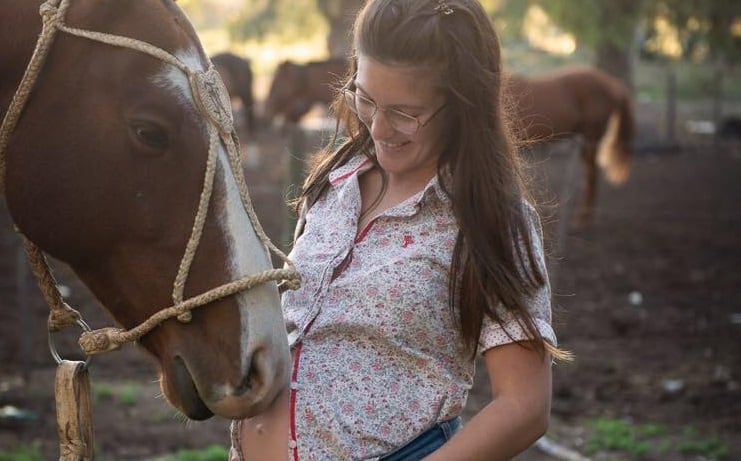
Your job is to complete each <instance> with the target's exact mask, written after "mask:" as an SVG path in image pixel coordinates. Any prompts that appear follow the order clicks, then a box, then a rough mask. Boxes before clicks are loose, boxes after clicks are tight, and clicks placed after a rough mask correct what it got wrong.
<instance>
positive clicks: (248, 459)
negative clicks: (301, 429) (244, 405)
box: [230, 389, 290, 461]
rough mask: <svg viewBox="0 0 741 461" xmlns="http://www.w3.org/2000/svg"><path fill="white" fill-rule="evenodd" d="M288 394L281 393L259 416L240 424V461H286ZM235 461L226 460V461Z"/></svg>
mask: <svg viewBox="0 0 741 461" xmlns="http://www.w3.org/2000/svg"><path fill="white" fill-rule="evenodd" d="M289 395H290V390H289V389H286V390H284V391H283V392H282V393H281V394H280V395H279V396H278V398H276V399H275V402H273V404H272V405H271V406H270V407H269V408H268V409H267V410H266V411H265V412H263V413H261V414H260V415H258V416H254V417H252V418H248V419H244V420H242V421H241V422H240V431H239V442H240V447H241V449H242V454H243V455H244V461H288V452H289V449H288V439H289V437H288V431H289V414H288V401H289ZM238 459H239V458H236V457H233V456H230V461H237V460H238Z"/></svg>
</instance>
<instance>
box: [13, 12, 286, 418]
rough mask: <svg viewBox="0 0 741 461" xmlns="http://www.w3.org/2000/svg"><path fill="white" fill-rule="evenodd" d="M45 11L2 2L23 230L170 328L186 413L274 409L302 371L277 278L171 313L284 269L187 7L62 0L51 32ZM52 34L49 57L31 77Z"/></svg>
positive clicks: (136, 314)
mask: <svg viewBox="0 0 741 461" xmlns="http://www.w3.org/2000/svg"><path fill="white" fill-rule="evenodd" d="M40 3H41V2H40V1H39V0H37V1H33V0H24V1H20V2H19V1H17V0H0V69H2V72H0V117H2V119H3V125H2V129H0V160H3V162H2V166H3V167H4V168H3V170H2V173H4V175H2V176H0V183H2V179H4V186H5V199H6V201H7V205H8V209H9V211H10V214H11V216H12V219H13V221H14V222H15V224H16V225H17V227H18V229H19V230H20V232H21V233H22V234H23V235H24V236H25V238H26V239H27V240H28V241H30V242H33V243H34V244H35V245H37V247H38V248H40V249H41V250H43V251H44V252H45V253H48V254H49V255H51V256H53V257H55V258H57V259H59V260H62V261H64V262H66V263H68V264H69V265H70V267H71V268H72V269H73V270H74V272H75V273H76V274H77V275H78V276H79V278H80V279H81V280H82V281H83V282H84V283H85V284H86V285H87V286H88V287H89V288H90V289H91V291H92V292H93V293H94V294H95V295H96V297H97V298H98V299H99V301H100V302H101V304H102V305H103V306H104V307H105V308H106V309H107V310H108V311H109V312H110V313H111V314H112V315H113V317H114V318H115V320H116V321H117V322H118V323H119V324H120V326H122V327H123V328H124V329H126V331H128V332H132V333H135V332H136V331H137V330H135V329H136V328H137V326H142V325H145V324H147V321H148V319H149V320H151V319H155V320H157V319H159V323H158V324H157V325H156V326H152V325H150V327H152V328H151V329H149V330H148V331H144V332H142V331H140V333H141V335H140V336H139V337H138V341H139V344H141V345H142V346H143V347H144V348H145V349H146V350H147V351H149V352H151V354H152V355H153V356H154V357H155V358H156V360H157V361H158V364H159V367H160V371H161V386H162V390H163V393H164V395H165V396H166V397H167V399H168V400H169V401H170V402H171V403H172V405H173V406H175V407H176V408H177V409H179V410H180V411H181V412H182V413H184V414H185V415H186V416H188V417H189V418H192V419H196V420H201V419H206V418H209V417H211V416H212V415H213V414H217V415H220V416H223V417H226V418H242V417H245V416H249V415H254V414H256V413H258V412H260V411H262V410H263V409H264V408H266V407H267V406H268V405H269V404H270V403H271V402H272V401H273V400H274V398H275V396H276V395H277V394H278V392H279V391H280V390H281V389H282V388H283V387H284V386H285V385H286V384H287V380H288V376H287V375H288V369H289V367H290V365H289V360H290V357H289V353H288V347H287V340H286V335H285V329H284V326H283V321H282V317H281V312H280V305H279V296H278V290H277V287H276V283H274V282H273V281H268V282H265V283H263V282H262V281H259V280H256V281H255V282H254V285H255V286H254V288H252V289H250V290H249V291H241V290H242V288H240V289H239V290H236V292H235V290H233V289H232V290H225V292H224V294H218V293H216V294H217V295H218V296H216V297H210V298H208V299H209V300H208V301H207V304H206V305H204V306H200V307H199V308H197V309H194V310H188V309H184V310H181V311H171V310H167V309H166V310H162V308H167V307H168V306H173V305H177V306H183V305H184V304H183V303H182V302H180V300H181V299H182V300H184V301H185V302H186V303H187V302H189V301H192V302H193V303H195V304H191V305H190V308H192V307H193V306H194V305H196V306H198V305H199V304H203V303H202V302H200V299H201V298H194V297H196V296H199V295H200V294H204V293H206V294H209V293H213V292H212V291H211V290H212V289H213V288H214V287H224V284H226V283H229V282H231V283H235V282H237V283H238V282H239V281H240V280H243V279H244V278H245V277H250V276H251V275H252V274H263V273H265V272H264V271H266V270H270V269H272V264H271V261H270V257H269V254H268V253H267V250H266V240H265V239H264V238H262V237H264V234H263V233H262V231H261V230H260V228H259V224H258V223H256V220H255V219H254V218H253V215H252V213H251V212H250V210H251V208H250V207H249V206H245V203H244V201H245V200H244V196H245V194H244V193H243V192H242V191H243V190H245V187H244V183H243V181H244V179H243V177H242V176H240V174H241V170H239V171H237V170H236V169H235V166H234V165H235V162H234V160H233V159H234V156H233V155H232V154H231V152H232V151H233V150H234V149H233V145H232V147H231V148H228V147H227V146H228V144H227V143H226V141H225V139H228V134H229V131H230V130H229V126H228V123H227V122H226V121H225V122H224V123H223V124H221V125H218V126H217V127H216V128H214V126H215V122H214V120H215V119H217V118H218V117H217V116H216V115H214V114H220V113H223V112H224V110H225V109H224V104H225V103H224V100H225V99H226V98H227V96H226V95H225V94H224V93H223V92H220V89H219V84H220V82H219V81H218V74H217V73H216V72H215V71H213V70H211V71H209V72H204V71H206V70H207V69H209V60H208V57H207V56H206V54H205V53H204V51H203V48H202V47H201V44H200V42H199V40H198V37H197V36H196V33H195V31H194V29H193V27H192V26H191V24H190V23H189V21H188V19H187V18H186V16H185V14H184V13H183V12H182V11H181V10H180V9H179V8H178V6H177V5H176V3H175V2H174V1H173V0H115V1H113V0H111V1H100V0H96V1H93V0H62V1H61V5H58V8H57V5H56V4H58V3H59V0H56V1H54V0H51V1H49V2H47V3H45V4H44V5H42V8H41V11H42V13H43V15H44V17H45V21H44V23H45V24H47V26H45V27H44V32H43V33H41V31H42V21H41V18H40V17H39V11H40V8H39V7H40ZM52 31H56V35H54V36H53V37H52V40H51V41H50V42H44V39H48V38H49V37H51V36H50V35H49V33H50V32H52ZM40 36H41V39H42V41H40V42H39V46H38V47H36V49H37V50H41V49H48V53H47V54H46V58H45V60H43V61H42V64H43V65H42V66H30V67H29V71H28V72H27V74H26V75H34V78H33V79H32V80H31V81H30V82H29V81H27V80H26V78H25V77H23V76H24V69H26V66H27V64H28V63H29V60H30V59H31V56H32V54H33V53H34V49H35V46H36V44H37V38H38V37H40ZM129 38H130V39H134V40H129ZM41 43H50V45H48V46H41ZM34 56H38V54H34ZM34 67H36V68H35V69H33V68H34ZM21 81H23V82H26V83H30V84H24V85H23V86H21V87H19V82H21ZM24 88H32V90H31V92H30V95H29V97H28V99H27V101H26V103H25V105H21V106H20V107H21V109H22V110H21V111H20V112H19V113H18V112H17V108H18V107H19V106H18V105H16V103H15V101H17V100H19V99H22V98H19V95H21V94H23V93H24ZM198 88H202V89H201V90H198V91H197V89H198ZM14 95H15V97H14ZM11 100H13V102H11ZM9 107H10V109H9ZM204 107H206V108H211V110H210V111H206V109H204ZM230 115H231V114H230ZM216 129H218V130H219V132H220V133H222V134H224V133H226V134H227V136H219V135H216V137H214V135H213V133H214V132H215V131H214V130H216ZM3 133H5V134H3ZM219 139H221V142H219ZM210 145H211V146H212V147H210ZM3 147H5V148H4V149H3ZM237 163H238V162H237ZM240 178H241V181H242V182H240ZM207 192H210V195H209V194H208V193H207ZM204 197H205V198H204ZM194 222H195V223H196V224H194ZM199 234H200V239H199V238H197V237H198V235H199ZM194 236H196V238H195V239H194V238H193V237H194ZM193 244H194V245H193ZM184 255H186V256H184ZM183 269H184V270H183ZM268 280H269V279H268ZM240 286H241V285H240ZM224 288H229V286H227V287H224ZM186 307H188V306H186ZM173 312H175V313H174V314H173ZM162 313H167V314H168V317H169V318H165V319H162V318H159V317H157V316H158V315H159V314H162ZM174 315H177V319H176V318H174ZM189 316H190V318H189ZM120 331H121V330H114V331H113V333H116V332H120ZM26 333H30V332H26ZM135 339H136V338H135ZM98 351H99V350H98Z"/></svg>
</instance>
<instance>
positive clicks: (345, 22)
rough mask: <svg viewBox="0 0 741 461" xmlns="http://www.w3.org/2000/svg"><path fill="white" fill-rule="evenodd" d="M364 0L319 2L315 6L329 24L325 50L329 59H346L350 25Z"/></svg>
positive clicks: (349, 39)
mask: <svg viewBox="0 0 741 461" xmlns="http://www.w3.org/2000/svg"><path fill="white" fill-rule="evenodd" d="M364 3H365V0H319V1H318V2H317V5H318V6H319V11H321V12H322V14H323V15H324V17H325V18H327V22H328V23H329V36H328V37H327V50H328V51H329V55H330V56H331V57H347V56H348V53H349V52H350V48H351V41H352V37H351V35H350V34H351V33H352V25H353V22H354V21H355V15H356V14H357V12H358V11H359V10H360V8H361V7H362V6H363V4H364Z"/></svg>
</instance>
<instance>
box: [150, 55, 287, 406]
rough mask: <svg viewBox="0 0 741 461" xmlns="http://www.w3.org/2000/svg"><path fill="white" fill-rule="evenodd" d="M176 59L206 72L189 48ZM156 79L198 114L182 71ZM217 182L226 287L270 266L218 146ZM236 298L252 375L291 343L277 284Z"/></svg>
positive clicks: (167, 69) (168, 69) (167, 71)
mask: <svg viewBox="0 0 741 461" xmlns="http://www.w3.org/2000/svg"><path fill="white" fill-rule="evenodd" d="M176 56H177V57H178V59H180V60H181V61H182V62H183V63H184V64H186V65H187V66H188V67H189V68H191V69H200V70H203V64H202V62H201V59H200V55H199V53H198V51H197V50H196V49H194V48H191V49H188V50H184V51H181V52H179V53H177V54H176ZM152 79H153V81H154V83H155V84H157V85H158V86H161V87H164V88H166V89H168V90H170V91H173V92H174V93H175V94H176V96H177V98H178V100H179V101H182V102H183V104H184V106H185V107H184V110H197V109H196V107H197V106H196V103H195V101H194V99H193V95H192V93H191V89H190V84H189V82H188V79H187V76H186V75H185V74H184V73H183V72H182V71H181V70H180V69H177V68H175V67H173V66H171V65H164V66H163V68H162V71H161V72H160V73H158V74H157V75H155V76H153V78H152ZM204 130H205V127H204ZM237 174H242V172H237ZM219 184H222V185H223V190H224V197H223V198H221V199H220V200H215V201H213V203H212V208H211V209H210V210H209V213H219V216H218V217H217V221H218V222H219V225H220V226H221V230H222V233H223V235H224V240H225V242H226V245H227V252H228V254H229V255H230V258H231V259H230V260H229V261H227V262H225V263H226V264H227V271H228V277H230V279H229V280H225V283H226V282H229V281H232V280H237V279H239V278H242V277H246V276H250V275H255V274H258V273H260V272H262V271H264V270H266V269H269V268H270V267H272V262H271V261H270V257H269V252H268V249H267V248H266V246H265V244H264V243H263V242H262V241H261V240H260V238H259V237H258V236H257V234H256V232H255V230H254V228H253V225H252V222H251V221H250V219H249V216H248V215H247V213H246V212H245V209H244V205H243V203H242V199H241V196H240V193H239V189H238V187H237V183H236V180H235V179H234V176H233V175H232V172H231V167H230V164H229V158H228V155H227V152H226V150H225V148H224V146H223V145H222V144H219V148H218V155H217V169H216V178H215V184H214V189H215V190H218V188H219ZM237 300H238V303H239V306H240V307H239V309H240V318H241V332H242V333H241V337H240V343H241V344H240V350H241V351H242V354H243V356H242V357H241V358H240V365H241V367H242V375H246V374H247V373H248V372H250V368H251V366H253V365H254V363H252V362H253V360H254V358H255V357H253V353H254V352H256V351H258V350H260V349H264V350H265V351H267V350H270V351H273V350H277V351H283V352H285V355H287V354H288V353H287V350H288V345H287V340H286V337H285V328H284V326H283V322H282V316H281V314H280V305H279V303H278V296H277V289H276V287H275V285H274V284H272V283H267V284H262V285H259V286H256V287H254V288H252V289H250V290H249V291H243V292H241V293H239V294H238V295H237ZM258 326H260V328H261V330H260V331H258V330H257V328H258ZM284 343H285V344H284ZM259 355H260V357H258V362H259V363H260V368H262V369H261V370H260V371H261V372H269V374H273V373H275V372H276V371H277V376H278V377H280V376H282V374H283V373H284V370H274V368H276V367H280V366H281V365H284V364H280V363H277V362H276V357H277V356H275V355H273V354H272V353H271V354H265V353H262V354H259ZM267 355H269V356H267ZM285 372H287V371H285ZM261 379H263V380H266V382H267V384H268V386H267V387H268V388H269V387H272V386H271V385H270V384H272V381H273V378H272V377H270V376H263V377H262V378H261ZM278 379H280V378H278ZM236 384H239V383H236ZM215 391H217V392H218V393H220V394H221V395H224V396H229V395H234V393H235V389H234V387H233V386H232V385H229V384H224V386H223V388H222V389H219V390H215ZM266 391H268V390H267V389H263V390H262V391H261V393H264V392H266Z"/></svg>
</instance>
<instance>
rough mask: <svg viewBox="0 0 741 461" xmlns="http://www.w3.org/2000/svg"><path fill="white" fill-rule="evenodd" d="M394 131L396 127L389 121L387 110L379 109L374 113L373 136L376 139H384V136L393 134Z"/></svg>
mask: <svg viewBox="0 0 741 461" xmlns="http://www.w3.org/2000/svg"><path fill="white" fill-rule="evenodd" d="M394 131H395V130H394V127H392V126H391V124H390V123H389V121H388V117H387V116H386V112H385V111H382V110H377V111H376V113H375V114H374V115H373V118H372V119H371V127H370V132H371V136H373V137H374V138H376V139H383V138H384V137H386V136H389V135H390V134H393V132H394Z"/></svg>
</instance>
